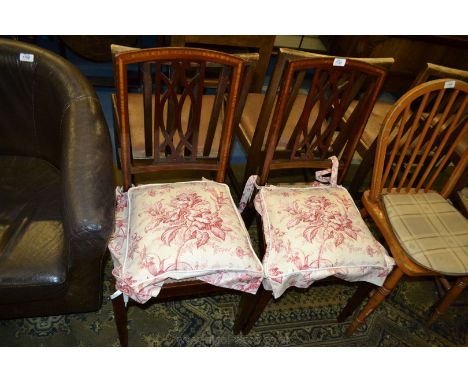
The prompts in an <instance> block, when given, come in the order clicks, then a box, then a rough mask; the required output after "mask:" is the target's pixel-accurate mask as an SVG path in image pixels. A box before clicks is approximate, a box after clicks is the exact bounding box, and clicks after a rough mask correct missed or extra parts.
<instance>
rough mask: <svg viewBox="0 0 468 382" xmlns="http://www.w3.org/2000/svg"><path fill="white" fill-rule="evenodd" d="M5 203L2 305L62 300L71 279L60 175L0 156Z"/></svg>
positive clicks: (37, 163)
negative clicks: (54, 299)
mask: <svg viewBox="0 0 468 382" xmlns="http://www.w3.org/2000/svg"><path fill="white" fill-rule="evenodd" d="M0 201H1V203H0V303H11V302H15V303H18V302H22V301H32V300H35V299H45V298H52V297H55V296H57V294H60V293H61V291H62V290H63V289H64V288H65V287H66V283H65V280H66V276H67V266H66V258H65V251H64V230H63V224H62V213H61V204H62V200H61V196H60V174H59V171H58V170H57V169H56V168H55V167H53V166H52V165H50V164H49V163H48V162H46V161H44V160H41V159H37V158H30V157H21V156H0Z"/></svg>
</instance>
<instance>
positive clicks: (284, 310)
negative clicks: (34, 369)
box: [0, 260, 468, 346]
mask: <svg viewBox="0 0 468 382" xmlns="http://www.w3.org/2000/svg"><path fill="white" fill-rule="evenodd" d="M110 272H111V262H110V260H109V261H108V263H107V266H106V273H105V283H104V295H105V296H109V295H110V294H111V293H112V292H113V290H111V273H110ZM354 290H355V286H353V285H352V284H344V283H343V284H338V283H326V284H325V283H322V284H320V283H317V284H315V285H312V287H310V288H309V289H308V290H306V291H299V290H291V291H289V292H288V293H285V294H284V296H283V297H281V298H280V299H279V300H277V301H271V302H270V303H269V304H268V306H267V308H266V309H265V311H264V312H263V314H262V316H261V317H260V319H259V320H258V321H257V323H256V325H255V326H254V328H253V329H252V331H251V332H250V333H249V335H246V336H244V335H237V336H236V335H233V334H232V327H233V324H234V317H235V314H236V312H237V305H238V302H239V298H240V296H239V295H236V294H225V295H221V296H215V297H206V298H197V299H190V300H184V301H175V302H167V303H153V304H151V305H150V306H148V307H146V308H145V309H142V308H141V307H139V306H135V305H132V306H130V307H129V312H128V314H129V343H130V346H466V345H467V340H468V338H467V335H468V307H466V306H465V307H460V306H453V307H450V308H449V310H448V311H447V312H446V314H444V315H443V316H442V317H441V318H440V319H439V320H438V321H437V322H436V323H435V324H434V325H433V326H432V327H431V328H429V329H427V328H425V327H424V323H425V322H426V321H427V319H428V318H429V316H430V311H431V307H432V305H433V304H434V303H435V302H436V301H437V298H438V295H437V289H436V287H435V283H434V282H433V280H431V279H427V280H417V281H414V280H413V279H411V280H409V279H406V280H404V281H402V282H400V284H399V285H398V286H397V288H396V290H395V291H394V292H393V293H392V294H391V295H390V296H389V297H388V298H387V299H386V301H385V302H384V303H383V304H382V305H381V306H380V307H379V308H378V309H377V310H376V311H375V312H374V313H373V314H371V315H370V316H369V317H368V318H367V320H366V322H365V323H364V324H363V325H362V326H361V327H360V328H359V330H358V331H357V332H356V333H354V335H353V336H351V337H345V336H344V332H345V330H346V328H347V327H348V326H349V323H350V320H351V319H348V320H346V321H345V322H344V323H337V322H336V317H337V315H338V314H339V313H340V311H341V309H342V308H343V307H344V305H345V304H346V301H347V299H348V298H349V297H350V296H351V295H352V293H353V292H354ZM0 345H1V346H118V339H117V333H116V329H115V325H114V320H113V313H112V304H111V302H110V301H109V300H108V299H105V301H104V303H103V305H102V308H101V309H100V310H99V311H98V312H95V313H86V314H71V315H63V316H52V317H43V318H26V319H18V320H5V321H0Z"/></svg>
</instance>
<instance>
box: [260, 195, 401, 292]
mask: <svg viewBox="0 0 468 382" xmlns="http://www.w3.org/2000/svg"><path fill="white" fill-rule="evenodd" d="M254 204H255V208H256V210H257V211H258V212H259V213H260V215H261V216H262V221H263V227H264V228H263V229H264V235H265V241H266V244H267V249H266V253H265V257H264V259H263V268H264V273H265V279H264V281H263V284H264V287H265V289H268V290H272V291H273V295H274V297H276V298H278V297H279V296H281V295H282V294H283V292H284V291H285V290H286V289H287V288H288V287H290V286H296V287H300V288H306V287H308V286H309V285H311V284H312V283H313V282H314V281H316V280H320V279H323V278H325V277H328V276H336V277H338V278H341V279H344V280H347V281H368V282H370V283H373V284H376V285H382V284H383V282H384V280H385V278H386V276H387V275H388V273H389V272H390V271H391V270H392V267H393V265H394V261H393V259H392V258H391V257H390V256H388V254H387V252H386V250H385V249H384V248H383V247H382V245H381V244H380V243H378V242H377V240H375V238H374V237H373V236H372V234H371V233H370V231H369V229H368V228H367V226H366V224H365V222H364V221H363V219H362V218H361V215H360V213H359V211H358V209H357V208H356V206H355V204H354V202H353V200H352V198H351V195H350V194H349V193H348V191H347V190H346V189H344V188H343V187H341V186H334V187H330V186H326V187H324V186H319V187H308V188H285V187H275V186H265V187H262V188H261V190H260V191H259V193H258V194H257V196H256V197H255V200H254Z"/></svg>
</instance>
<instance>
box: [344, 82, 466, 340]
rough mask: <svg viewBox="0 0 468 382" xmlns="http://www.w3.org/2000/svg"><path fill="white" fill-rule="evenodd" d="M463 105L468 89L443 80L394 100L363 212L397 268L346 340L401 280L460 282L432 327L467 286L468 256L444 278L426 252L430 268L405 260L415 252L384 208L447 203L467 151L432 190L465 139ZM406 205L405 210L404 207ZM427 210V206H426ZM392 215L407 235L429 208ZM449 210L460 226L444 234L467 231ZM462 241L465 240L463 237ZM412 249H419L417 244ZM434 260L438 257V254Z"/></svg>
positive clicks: (440, 264)
mask: <svg viewBox="0 0 468 382" xmlns="http://www.w3.org/2000/svg"><path fill="white" fill-rule="evenodd" d="M467 102H468V84H467V83H464V82H461V81H455V84H453V83H451V84H448V83H447V82H446V80H434V81H430V82H426V83H424V84H421V85H419V86H417V87H415V88H413V89H411V90H410V91H408V92H407V93H406V94H405V95H403V96H402V97H401V98H400V100H398V102H397V103H396V104H395V105H394V107H393V108H392V110H391V111H390V113H389V114H388V116H387V118H386V119H385V122H384V125H383V127H382V130H381V132H380V135H379V138H378V141H377V152H376V157H375V163H374V170H373V174H372V183H371V188H370V190H368V191H366V192H365V193H364V195H363V199H362V201H363V204H364V207H365V209H366V211H367V212H368V213H369V215H370V216H371V218H372V219H373V220H374V222H375V223H376V225H377V227H378V229H379V230H380V232H381V233H382V235H383V236H384V238H385V241H386V242H387V244H388V246H389V248H390V251H391V253H392V255H393V258H394V259H395V262H396V267H395V268H394V270H393V271H392V273H391V274H390V275H389V276H388V278H387V280H386V282H385V284H384V285H383V286H382V287H380V288H378V289H377V290H376V291H375V293H374V294H373V295H372V296H371V297H370V299H369V301H368V302H367V304H366V305H365V307H364V308H363V309H362V311H361V312H360V313H359V315H358V316H357V317H356V318H355V320H354V321H353V322H352V324H351V326H350V327H349V328H348V330H347V335H351V334H352V333H353V332H354V331H355V330H356V329H357V327H358V326H359V325H360V324H361V323H362V322H363V321H364V319H365V318H366V317H367V316H368V315H369V314H370V313H371V312H372V311H373V310H375V309H376V308H377V307H378V306H379V304H380V303H382V302H383V300H384V299H385V297H386V296H387V295H388V294H390V293H391V291H392V290H393V289H394V288H395V286H396V284H397V283H398V281H399V280H400V279H401V277H402V276H403V275H408V276H412V277H420V276H439V275H444V274H447V273H448V274H451V275H456V276H457V277H459V279H458V282H457V283H456V286H455V288H452V289H451V291H450V292H449V293H448V295H447V297H446V299H445V300H444V301H443V303H442V304H441V305H440V306H439V307H438V308H437V310H436V312H435V313H434V315H433V317H432V318H431V320H430V322H433V321H434V320H435V319H436V318H437V317H438V315H440V314H441V313H442V312H443V311H444V309H446V308H447V306H448V305H449V304H450V303H451V302H452V301H453V300H454V299H455V298H456V297H457V296H458V295H459V293H460V292H461V290H463V288H464V287H465V286H466V282H467V275H468V267H467V264H468V259H467V255H468V254H466V253H465V255H461V257H459V258H458V260H459V268H458V269H454V270H453V271H451V272H446V271H445V270H444V271H442V269H445V268H442V267H443V266H444V267H445V264H443V262H442V258H441V257H433V258H432V257H431V256H434V253H433V252H428V250H427V249H426V250H425V252H424V251H423V253H424V255H425V256H426V259H427V261H428V263H431V265H430V266H429V265H427V264H425V266H422V265H421V263H422V260H421V257H418V259H419V260H415V257H412V256H410V255H409V253H408V249H405V248H413V250H414V248H415V247H414V246H413V247H405V245H406V244H405V243H404V242H402V241H400V239H399V237H403V236H401V235H402V231H401V229H398V231H397V230H396V228H395V227H397V226H396V223H394V224H393V225H392V223H390V220H389V214H388V212H389V210H388V208H390V207H389V206H390V205H387V202H388V203H390V202H389V201H390V200H395V199H394V198H395V197H394V196H395V195H396V197H397V198H398V200H399V202H398V203H399V204H400V205H402V207H405V211H407V210H408V208H410V207H409V206H413V205H414V203H415V202H414V198H416V197H417V198H420V197H421V195H422V196H425V195H428V194H432V195H431V196H430V197H434V196H437V195H440V197H439V200H440V199H441V200H442V201H444V198H445V199H447V198H448V196H449V195H450V194H451V192H452V190H453V189H454V187H455V186H456V184H457V181H458V180H459V178H460V177H461V176H462V174H463V172H464V171H465V169H466V165H467V161H468V150H465V151H464V152H463V153H462V155H461V158H460V160H458V163H457V164H456V165H455V166H454V168H453V171H452V172H451V174H450V176H448V177H447V179H446V180H445V181H442V182H441V183H442V188H441V190H440V191H437V190H435V185H436V184H437V181H438V180H440V178H441V175H442V172H443V170H444V169H446V167H447V165H448V164H449V163H450V162H451V161H452V158H453V153H454V152H455V151H456V148H457V146H458V144H459V143H460V142H461V141H462V140H463V139H466V135H467V134H468V120H467V118H468V114H467V110H468V108H467ZM393 203H394V202H393ZM404 203H406V206H403V204H404ZM425 205H426V206H427V203H426V204H425ZM439 206H440V202H439ZM442 206H444V208H445V209H450V206H449V203H448V202H446V203H445V204H444V203H442ZM452 208H453V207H452ZM395 209H396V210H397V212H399V213H401V214H402V215H401V221H402V223H401V224H403V225H405V226H406V230H408V232H411V230H410V228H408V227H409V226H410V225H414V220H412V221H413V224H411V221H410V219H415V216H420V217H421V219H426V218H427V215H426V214H427V213H428V212H427V211H428V210H430V208H428V209H426V208H423V207H420V208H419V210H418V211H417V213H416V212H415V213H412V215H408V216H405V214H404V211H402V210H401V208H400V210H399V211H398V208H396V207H395ZM453 210H454V211H455V219H458V220H457V221H452V223H450V222H445V224H443V225H442V227H444V228H443V229H444V230H445V231H447V230H448V231H449V232H450V230H453V229H454V228H457V229H458V228H459V227H460V226H462V227H463V225H466V220H465V219H464V218H463V217H462V216H461V214H459V213H457V211H456V210H455V209H453ZM394 213H395V211H393V212H392V214H393V216H394ZM457 214H458V215H457ZM435 215H436V216H437V215H438V214H437V213H436V214H435ZM458 216H459V217H458ZM405 222H406V223H405ZM408 223H409V224H408ZM427 225H429V226H431V224H429V223H425V224H417V227H418V232H415V233H414V235H415V237H416V238H417V239H420V238H422V237H423V236H422V235H424V234H425V233H424V232H425V231H424V232H423V231H422V229H423V227H424V226H427ZM432 227H433V232H432V235H434V240H437V239H438V238H439V237H441V236H442V232H443V231H442V230H441V228H440V227H441V226H437V225H432ZM397 232H398V233H397ZM418 235H419V236H418ZM435 235H439V236H435ZM465 236H466V233H465ZM461 240H463V236H462V238H461ZM441 243H442V244H441V245H442V247H443V248H447V247H446V246H445V245H447V244H444V243H446V242H444V241H442V242H441ZM456 244H457V243H456ZM413 245H416V248H418V247H417V246H418V245H419V244H413ZM421 248H426V247H421ZM465 249H466V248H465ZM447 251H448V250H447ZM439 252H440V251H439ZM447 253H448V252H447ZM436 255H437V256H439V255H440V253H438V254H436Z"/></svg>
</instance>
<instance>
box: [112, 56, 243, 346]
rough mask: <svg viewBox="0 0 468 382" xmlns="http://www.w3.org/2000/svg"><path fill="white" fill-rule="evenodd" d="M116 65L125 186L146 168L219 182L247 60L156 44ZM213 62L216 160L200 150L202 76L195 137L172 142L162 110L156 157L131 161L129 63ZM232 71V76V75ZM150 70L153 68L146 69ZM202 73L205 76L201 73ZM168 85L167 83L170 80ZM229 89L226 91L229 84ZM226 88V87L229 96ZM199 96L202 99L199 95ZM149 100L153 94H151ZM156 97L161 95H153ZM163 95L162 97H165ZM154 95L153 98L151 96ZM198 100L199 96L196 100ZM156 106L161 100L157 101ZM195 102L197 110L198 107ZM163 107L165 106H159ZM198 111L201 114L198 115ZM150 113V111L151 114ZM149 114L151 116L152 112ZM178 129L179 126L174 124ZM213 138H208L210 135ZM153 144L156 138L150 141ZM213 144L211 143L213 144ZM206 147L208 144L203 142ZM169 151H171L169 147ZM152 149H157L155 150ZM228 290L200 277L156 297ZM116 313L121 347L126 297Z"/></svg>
mask: <svg viewBox="0 0 468 382" xmlns="http://www.w3.org/2000/svg"><path fill="white" fill-rule="evenodd" d="M114 59H115V68H116V84H117V106H118V110H117V112H118V117H119V122H120V124H119V126H120V130H119V132H120V135H121V143H122V149H121V155H122V163H121V165H122V172H123V184H124V189H125V190H127V189H128V188H129V187H130V186H131V185H132V178H133V176H134V175H135V174H141V173H145V172H151V173H163V172H167V171H187V170H193V171H211V172H214V173H215V180H216V181H217V182H223V181H224V178H225V175H226V171H227V168H228V164H229V153H230V148H231V142H232V137H233V132H234V125H235V122H236V113H238V112H239V111H238V104H239V97H240V93H241V87H242V84H243V81H244V80H245V68H246V62H245V61H244V60H243V59H242V58H239V57H236V56H234V55H229V54H225V53H220V52H214V51H209V50H203V49H196V48H155V49H145V50H131V51H127V52H123V53H121V54H118V55H116V56H115V58H114ZM207 61H208V62H210V63H211V64H212V65H220V66H223V67H224V68H223V69H222V70H221V79H220V81H219V86H218V95H217V98H216V101H215V105H217V106H215V107H213V111H212V113H213V114H212V118H213V119H216V120H217V118H218V115H219V110H220V108H221V106H220V105H221V103H222V102H226V107H225V118H224V120H223V131H222V136H221V144H220V147H219V153H218V157H217V158H207V157H203V156H202V157H201V159H200V156H199V153H198V152H197V144H196V140H197V128H198V126H197V121H199V111H200V108H201V105H200V102H198V100H200V98H201V88H202V87H203V86H202V85H203V78H200V79H199V82H198V85H195V87H196V86H198V90H197V91H196V92H193V94H192V96H193V98H192V109H193V110H192V121H194V123H193V124H192V129H191V131H190V132H189V133H188V134H187V135H188V136H190V137H192V139H191V140H190V139H185V140H184V142H183V143H184V147H178V146H177V147H176V146H174V144H173V143H172V141H171V135H170V134H171V132H170V131H168V128H169V127H170V126H164V125H163V124H161V123H160V121H159V120H157V118H159V117H158V113H157V112H156V113H155V121H154V130H155V131H154V136H159V130H158V129H161V131H162V134H163V136H164V137H165V140H164V142H162V143H161V142H158V139H154V143H155V144H154V147H152V148H151V150H152V152H154V155H153V158H148V159H133V157H132V152H131V150H132V149H131V142H130V130H129V115H128V104H127V101H128V95H127V89H128V84H127V74H126V73H127V70H126V69H127V66H128V65H131V64H135V63H141V62H142V63H143V65H144V66H146V67H148V66H149V63H150V62H156V63H167V62H172V63H173V64H174V63H175V64H174V65H175V66H174V67H176V66H177V67H183V66H184V65H185V67H187V66H188V65H190V63H192V62H196V63H197V66H198V65H200V67H201V68H202V70H201V72H203V70H204V65H205V64H204V63H205V62H207ZM229 71H230V72H231V76H230V77H229V76H228V74H229ZM148 72H149V71H148ZM146 77H147V78H146V79H145V80H144V87H145V89H146V90H145V89H144V90H143V93H144V94H145V99H146V97H147V95H148V94H149V95H151V93H150V91H149V89H151V88H152V87H151V86H150V83H151V81H148V76H146ZM153 77H154V78H155V84H156V85H155V87H156V93H157V92H158V90H160V88H159V89H158V85H157V83H158V81H160V82H161V81H164V80H165V79H162V77H160V74H159V73H158V71H156V74H155V75H154V76H153ZM200 77H203V74H200ZM166 84H167V82H166ZM167 86H168V90H167V92H174V91H175V87H173V86H172V85H171V84H167ZM228 87H229V89H228V90H227V88H228ZM226 91H228V94H227V99H226V94H225V93H226ZM197 97H198V98H197ZM148 98H149V96H148ZM155 98H156V99H158V98H159V97H155ZM162 98H164V97H162ZM150 99H151V98H150ZM197 99H198V100H197ZM156 104H157V105H156V106H158V102H157V101H156ZM194 105H196V108H195V106H194ZM145 106H147V107H150V106H151V102H150V103H146V101H145ZM159 107H161V104H159ZM169 109H171V110H170V111H169V113H177V111H179V113H180V110H181V107H180V108H175V107H174V108H169ZM197 113H198V114H197ZM148 114H149V115H150V116H151V109H150V112H149V113H148ZM148 114H147V115H148ZM215 127H216V123H215V122H213V128H215ZM176 128H177V127H176ZM208 140H209V139H208ZM151 142H152V141H151ZM209 144H210V143H208V144H207V145H208V146H209ZM205 148H206V145H205ZM168 149H169V150H168ZM153 150H154V151H153ZM227 291H229V290H228V289H225V288H220V287H214V286H212V285H210V284H207V283H204V282H201V281H198V280H187V281H181V282H174V283H166V284H165V285H164V287H163V288H162V290H161V292H160V294H159V295H158V298H157V300H158V301H161V300H167V299H175V298H186V297H193V296H200V295H206V294H212V293H225V292H227ZM112 303H113V309H114V316H115V320H116V326H117V330H118V334H119V340H120V344H121V345H122V346H128V328H127V309H126V307H125V305H124V300H123V296H122V295H120V296H119V297H117V298H115V299H113V300H112Z"/></svg>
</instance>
